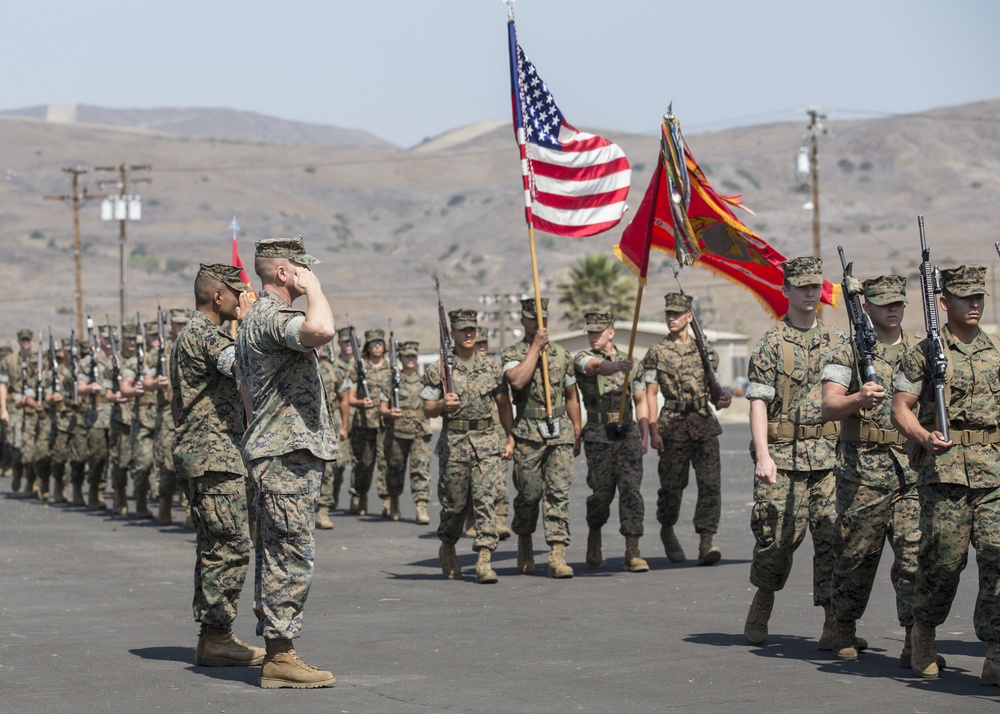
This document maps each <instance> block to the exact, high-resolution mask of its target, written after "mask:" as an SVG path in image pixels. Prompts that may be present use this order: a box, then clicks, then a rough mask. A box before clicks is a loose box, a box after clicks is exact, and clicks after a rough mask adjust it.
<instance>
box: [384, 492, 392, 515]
mask: <svg viewBox="0 0 1000 714" xmlns="http://www.w3.org/2000/svg"><path fill="white" fill-rule="evenodd" d="M391 509H392V506H391V499H390V498H389V497H388V496H386V497H385V498H383V499H382V518H388V517H389V514H390V513H391Z"/></svg>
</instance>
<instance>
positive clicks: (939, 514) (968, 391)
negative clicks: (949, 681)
mask: <svg viewBox="0 0 1000 714" xmlns="http://www.w3.org/2000/svg"><path fill="white" fill-rule="evenodd" d="M941 282H942V287H943V289H944V293H943V295H942V297H941V305H942V307H944V308H945V309H946V311H947V317H948V324H947V326H946V327H944V328H943V329H942V330H941V332H940V337H941V343H942V347H943V352H944V355H945V357H946V358H947V360H948V364H947V370H946V373H945V375H944V389H943V393H942V397H943V399H944V401H945V404H946V405H947V419H948V426H949V431H950V433H949V440H947V441H946V440H945V439H944V438H943V433H942V430H941V429H940V428H938V427H937V426H935V417H936V409H935V399H934V396H935V386H934V380H933V377H932V371H931V365H930V364H929V363H928V352H929V349H930V344H929V340H930V339H931V338H927V339H925V340H924V341H923V342H921V343H920V344H919V345H917V346H916V347H914V348H913V349H911V350H909V351H907V352H906V354H904V355H903V359H902V363H901V364H900V366H899V370H898V371H897V372H896V379H895V382H894V385H893V386H894V388H895V392H894V394H893V403H892V420H893V423H894V424H895V425H896V427H897V428H898V429H899V431H900V432H901V433H902V434H903V435H904V436H906V437H907V438H908V439H910V440H911V441H912V442H913V443H914V444H915V445H916V446H917V447H918V448H917V449H916V450H915V451H914V460H915V468H916V469H917V488H918V490H919V493H920V532H921V536H920V549H919V552H918V555H917V563H918V568H917V583H916V601H915V602H914V605H913V620H914V621H913V630H912V633H911V635H912V654H911V657H910V665H911V667H912V669H913V671H914V672H915V673H916V674H917V675H918V676H920V677H924V678H928V679H930V678H935V677H937V676H938V670H939V664H938V662H937V652H936V646H935V642H934V638H935V628H936V627H937V626H938V625H941V624H943V623H944V621H945V620H946V619H947V617H948V613H949V612H950V610H951V605H952V602H953V601H954V598H955V593H956V591H957V589H958V582H959V576H960V575H961V573H962V570H964V569H965V565H966V563H967V561H968V557H969V544H970V543H971V544H972V546H973V547H974V548H975V549H976V561H977V563H978V565H979V596H978V597H977V599H976V608H975V612H974V613H973V618H972V621H973V625H974V626H975V629H976V637H978V638H979V639H980V640H982V641H983V642H986V643H988V647H987V650H986V660H985V662H984V663H983V672H982V676H981V677H980V680H979V681H980V683H982V684H987V685H994V686H995V685H997V684H1000V401H998V400H1000V348H998V344H997V342H996V340H995V339H993V338H991V337H989V336H988V335H987V334H986V333H985V332H983V331H982V330H980V329H979V320H980V317H981V316H982V314H983V309H984V297H985V295H986V294H987V293H986V288H985V284H986V268H984V267H983V266H981V265H961V266H959V267H957V268H952V269H950V270H942V271H941ZM914 406H919V412H918V413H919V417H918V416H917V415H916V414H914V413H913V411H912V409H913V407H914Z"/></svg>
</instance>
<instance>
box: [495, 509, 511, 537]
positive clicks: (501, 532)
mask: <svg viewBox="0 0 1000 714" xmlns="http://www.w3.org/2000/svg"><path fill="white" fill-rule="evenodd" d="M497 537H498V538H499V539H500V540H507V539H508V538H510V528H508V527H507V516H502V515H500V514H499V513H498V514H497Z"/></svg>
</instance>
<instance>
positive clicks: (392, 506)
mask: <svg viewBox="0 0 1000 714" xmlns="http://www.w3.org/2000/svg"><path fill="white" fill-rule="evenodd" d="M389 518H391V519H392V520H394V521H398V520H399V496H389Z"/></svg>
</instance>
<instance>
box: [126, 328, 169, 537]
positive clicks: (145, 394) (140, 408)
mask: <svg viewBox="0 0 1000 714" xmlns="http://www.w3.org/2000/svg"><path fill="white" fill-rule="evenodd" d="M143 338H144V339H145V350H144V353H143V368H142V374H141V376H138V377H136V380H137V381H138V380H141V381H142V394H140V395H139V396H138V397H137V399H136V402H135V404H136V409H135V418H134V419H133V420H132V433H131V439H132V483H133V487H134V488H135V515H136V518H152V517H153V514H152V513H151V512H150V510H149V492H150V488H151V486H152V483H151V481H152V477H153V466H154V464H155V457H156V442H157V438H158V437H157V433H156V432H157V428H158V426H159V424H160V423H161V419H160V409H161V407H160V404H161V403H162V402H163V396H164V395H163V393H164V392H165V391H166V390H167V389H168V388H169V386H170V381H169V379H168V377H167V374H166V373H165V372H164V373H163V374H160V372H159V359H158V356H157V352H158V348H159V344H160V334H159V329H158V326H157V323H156V322H155V321H152V320H151V321H149V322H146V323H143ZM140 339H142V338H140ZM126 367H128V365H127V366H126ZM132 367H133V368H134V367H135V365H132ZM126 382H128V371H127V369H126Z"/></svg>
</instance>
